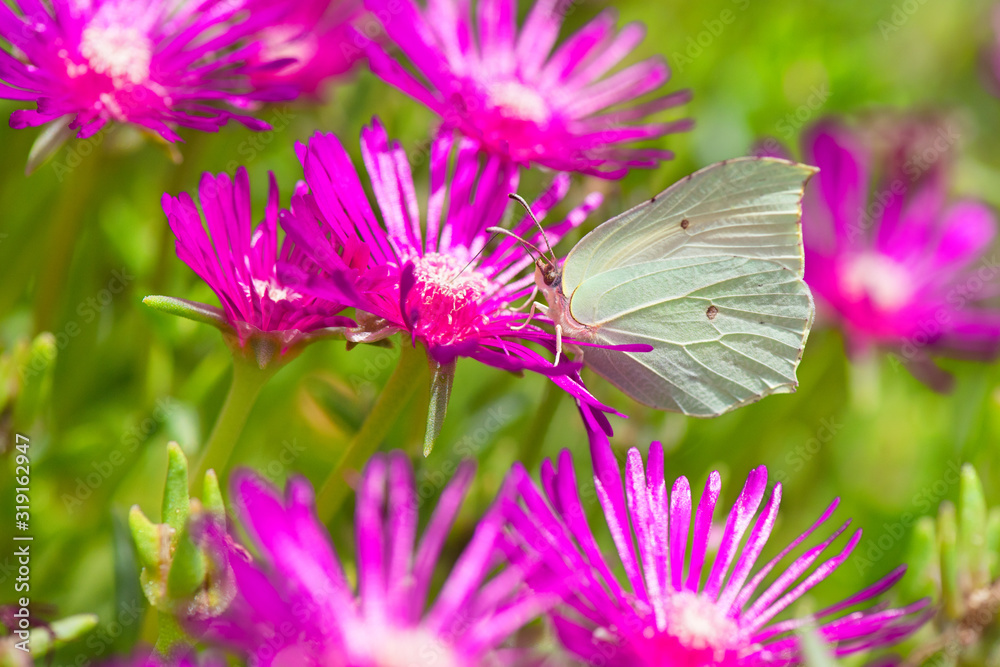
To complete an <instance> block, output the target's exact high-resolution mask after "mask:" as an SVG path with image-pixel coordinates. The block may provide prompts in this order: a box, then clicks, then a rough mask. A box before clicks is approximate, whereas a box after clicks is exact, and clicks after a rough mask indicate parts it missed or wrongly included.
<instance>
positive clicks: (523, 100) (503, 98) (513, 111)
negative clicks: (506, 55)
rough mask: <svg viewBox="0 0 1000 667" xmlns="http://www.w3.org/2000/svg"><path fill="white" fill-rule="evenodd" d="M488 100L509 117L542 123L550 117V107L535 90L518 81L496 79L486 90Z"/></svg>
mask: <svg viewBox="0 0 1000 667" xmlns="http://www.w3.org/2000/svg"><path fill="white" fill-rule="evenodd" d="M487 94H488V97H489V102H490V104H491V105H493V106H494V107H496V108H498V109H499V110H500V112H501V113H502V114H503V115H504V116H507V117H509V118H516V119H518V120H525V121H531V122H534V123H544V122H546V121H547V120H549V118H551V117H552V109H551V108H550V107H549V103H548V102H546V101H545V98H544V97H542V96H541V94H539V92H538V91H537V90H535V89H534V88H531V87H529V86H526V85H524V84H523V83H521V82H520V81H498V82H497V83H494V84H491V85H490V86H489V90H488V93H487Z"/></svg>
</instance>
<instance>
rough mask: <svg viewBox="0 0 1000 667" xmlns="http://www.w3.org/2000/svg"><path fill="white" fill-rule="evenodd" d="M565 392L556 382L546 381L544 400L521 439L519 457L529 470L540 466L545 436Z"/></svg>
mask: <svg viewBox="0 0 1000 667" xmlns="http://www.w3.org/2000/svg"><path fill="white" fill-rule="evenodd" d="M564 393H565V392H564V391H563V390H562V389H560V388H559V387H558V385H556V383H555V382H546V383H545V390H544V392H543V394H542V402H541V403H540V404H539V405H538V410H537V411H536V412H535V417H534V419H532V420H531V426H529V427H528V432H527V433H526V434H525V435H524V438H523V439H522V440H521V447H520V450H519V452H518V458H519V459H520V461H521V463H522V464H523V465H524V467H525V468H527V469H528V470H534V469H535V468H536V467H537V466H538V460H539V459H540V458H541V454H542V445H543V444H544V442H545V436H546V435H547V434H548V432H549V427H550V426H551V425H552V417H554V416H555V413H556V409H557V408H558V407H559V401H560V399H562V397H563V394H564Z"/></svg>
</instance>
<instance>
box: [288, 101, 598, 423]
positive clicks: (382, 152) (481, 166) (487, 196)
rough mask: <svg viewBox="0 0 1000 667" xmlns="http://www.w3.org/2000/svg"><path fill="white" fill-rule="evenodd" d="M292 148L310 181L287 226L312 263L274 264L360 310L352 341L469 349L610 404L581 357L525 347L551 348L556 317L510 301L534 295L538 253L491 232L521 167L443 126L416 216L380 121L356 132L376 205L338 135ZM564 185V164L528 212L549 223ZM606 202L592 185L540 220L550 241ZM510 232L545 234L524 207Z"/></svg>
mask: <svg viewBox="0 0 1000 667" xmlns="http://www.w3.org/2000/svg"><path fill="white" fill-rule="evenodd" d="M298 151H299V158H300V160H301V161H302V165H303V169H304V171H305V184H306V185H307V186H308V188H302V187H300V188H299V190H298V191H297V192H296V193H295V195H294V196H293V198H292V203H291V206H290V208H289V210H288V211H285V212H284V213H283V214H282V221H281V224H282V227H283V228H284V229H285V231H286V232H287V234H288V238H289V239H292V240H293V241H294V242H295V244H296V247H299V248H302V249H303V252H305V253H306V254H307V255H308V257H309V259H310V260H311V262H312V263H313V264H314V265H315V266H316V267H318V269H319V270H318V271H303V270H302V268H301V267H300V266H294V265H281V266H279V277H280V278H281V279H282V280H284V281H285V282H286V283H287V284H290V285H294V286H295V289H296V290H299V291H301V292H303V293H308V294H311V295H313V296H315V297H316V298H320V299H325V300H327V301H331V302H341V303H346V304H348V305H350V306H353V307H354V308H356V310H357V311H358V313H359V315H358V324H359V329H360V330H359V332H358V333H356V334H355V335H356V336H357V338H358V340H374V339H378V338H382V337H385V336H388V335H392V334H394V333H398V332H402V333H403V334H404V335H405V336H406V337H407V338H409V339H410V340H412V341H413V343H416V342H418V341H419V342H420V343H422V344H423V345H424V346H425V347H426V349H427V351H428V354H429V355H430V357H431V359H432V360H434V361H436V362H437V363H440V364H449V363H451V362H453V361H454V360H455V359H456V358H457V357H459V356H464V357H469V358H472V359H476V360H477V361H480V362H482V363H485V364H487V365H490V366H494V367H497V368H501V369H504V370H510V371H521V370H531V371H534V372H538V373H542V374H544V375H547V376H549V377H551V378H552V380H553V381H554V382H556V383H557V384H558V385H559V386H560V387H562V388H563V389H565V390H566V391H567V392H569V393H570V394H571V395H573V396H574V397H576V398H577V399H579V400H581V401H583V402H584V403H586V404H589V405H591V406H593V407H596V408H601V409H604V406H602V405H601V404H600V403H599V402H597V400H596V399H594V398H593V397H592V396H591V395H590V394H589V392H587V390H586V389H585V388H584V387H583V384H582V382H581V381H580V379H579V369H580V364H578V363H573V362H570V361H569V360H568V359H566V358H565V357H563V360H562V361H561V363H560V364H559V365H554V364H553V362H552V361H550V360H549V359H548V358H547V357H546V356H544V355H543V354H541V353H540V352H539V351H538V350H536V349H533V348H532V347H530V346H529V344H536V345H537V346H540V347H541V348H543V349H547V350H549V351H551V352H555V348H556V341H555V336H554V334H553V333H552V332H551V330H550V328H543V327H541V326H539V324H540V323H546V322H547V323H549V324H551V322H548V321H547V320H546V318H544V317H536V318H534V319H533V320H532V321H530V322H529V321H528V316H527V314H526V313H524V312H521V311H520V310H517V307H518V306H519V305H522V304H523V303H524V302H525V300H527V299H529V298H531V297H532V293H533V287H534V278H533V268H534V261H533V259H532V255H531V254H529V251H527V250H525V248H524V247H523V246H522V245H521V244H519V243H518V242H517V241H516V240H514V239H513V238H509V237H506V236H497V235H496V234H495V233H491V232H489V231H487V230H488V229H489V228H490V227H493V226H498V225H501V224H502V223H503V222H504V214H505V211H507V210H508V208H509V207H512V206H513V205H512V204H511V202H510V201H509V199H508V195H509V194H510V193H513V192H516V191H517V186H518V176H519V172H518V169H517V167H516V166H515V165H513V164H511V163H510V162H509V161H505V160H503V159H501V158H499V157H497V156H492V155H486V156H484V155H483V154H482V153H481V152H480V151H479V150H478V149H477V147H476V145H475V144H474V143H473V142H471V141H469V140H467V139H464V138H459V139H456V138H455V135H454V133H453V132H451V131H447V130H442V131H441V132H439V133H438V134H437V136H436V137H435V138H434V141H433V143H432V144H431V146H430V191H429V193H428V197H427V204H426V207H425V210H424V212H423V213H422V212H421V207H420V204H419V202H418V198H417V194H416V188H415V185H414V180H413V175H412V172H411V170H410V164H409V160H408V158H407V155H406V152H405V151H404V149H403V148H402V146H400V145H399V144H398V143H396V142H390V141H389V139H388V137H387V135H386V132H385V130H384V129H383V128H382V126H381V125H380V124H379V123H378V121H377V120H376V121H375V122H374V123H373V124H372V126H370V127H368V128H366V129H364V130H363V132H362V137H361V152H362V155H363V158H364V163H365V167H366V169H367V175H368V178H369V180H370V183H371V188H372V191H373V192H374V196H375V201H376V203H377V205H378V213H377V214H376V212H375V211H373V210H372V207H371V205H370V203H369V200H368V197H367V196H366V194H365V189H364V186H363V183H362V181H361V179H360V177H359V176H358V172H357V170H356V169H355V167H354V165H353V164H352V163H351V160H350V158H349V156H348V154H347V151H346V150H345V149H344V147H343V145H342V144H341V143H340V141H339V140H338V139H337V138H336V137H334V136H333V135H329V134H328V135H324V134H317V135H315V136H313V137H312V139H310V141H309V142H308V143H307V144H306V145H300V146H299V147H298ZM569 186H570V179H569V177H568V176H567V175H565V174H560V175H557V176H556V177H555V178H554V179H553V180H552V182H551V184H550V185H549V186H548V187H547V188H546V189H545V191H544V192H543V193H542V194H541V195H540V196H539V197H538V198H537V199H536V200H535V201H534V203H533V204H532V205H531V208H532V210H533V212H534V214H535V216H536V217H537V218H538V219H539V220H544V219H545V218H546V217H547V215H548V214H549V212H550V211H551V209H552V208H553V207H554V206H556V205H557V204H558V203H559V202H560V201H561V200H562V199H563V198H564V197H565V195H566V194H567V192H568V190H569ZM600 201H601V197H600V195H598V194H592V195H589V196H588V197H586V198H585V199H584V200H583V202H582V203H581V204H580V205H579V206H577V207H576V208H574V209H573V210H571V211H570V212H569V213H568V214H567V215H566V217H565V218H564V219H562V220H560V221H559V222H557V223H555V224H550V225H548V226H547V227H546V228H545V230H544V237H545V239H547V242H548V243H549V244H552V245H554V244H556V243H557V242H558V241H559V240H560V239H561V238H562V237H563V236H564V235H565V234H566V233H568V232H569V231H571V230H572V229H574V228H575V227H577V226H578V225H580V224H581V223H582V222H583V221H584V219H585V218H586V217H587V215H588V213H589V212H590V211H592V210H593V209H594V208H595V207H596V206H597V205H598V204H599V203H600ZM512 231H513V233H514V234H516V235H518V236H520V237H521V238H524V239H526V240H528V241H529V242H532V243H535V244H536V245H544V244H545V243H546V240H544V239H543V236H542V232H541V231H540V230H538V228H537V227H536V225H535V223H534V221H533V220H532V219H531V218H530V217H529V216H527V215H525V216H523V217H522V218H520V220H519V221H518V222H516V223H515V224H514V225H513V226H512ZM358 267H363V268H361V269H359V268H358Z"/></svg>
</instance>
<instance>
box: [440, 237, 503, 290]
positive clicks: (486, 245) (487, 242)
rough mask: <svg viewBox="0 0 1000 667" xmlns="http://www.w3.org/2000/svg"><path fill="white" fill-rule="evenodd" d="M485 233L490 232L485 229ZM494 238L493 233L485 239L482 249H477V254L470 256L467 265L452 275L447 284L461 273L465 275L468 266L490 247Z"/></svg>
mask: <svg viewBox="0 0 1000 667" xmlns="http://www.w3.org/2000/svg"><path fill="white" fill-rule="evenodd" d="M486 231H491V230H489V229H487V230H486ZM496 237H497V234H496V232H494V233H493V236H491V237H489V238H488V239H486V243H484V244H483V247H482V248H480V249H479V252H477V253H476V254H475V255H473V256H472V259H470V260H469V263H468V264H466V265H465V266H463V267H462V270H461V271H459V272H458V273H456V274H455V275H453V276H452V277H451V280H449V281H448V282H449V283H450V282H453V281H454V280H455V279H456V278H458V277H459V276H460V275H462V274H463V273H465V270H466V269H467V268H469V267H470V266H472V263H473V262H475V261H476V260H477V259H479V256H480V255H482V254H483V253H484V252H486V249H487V248H488V247H490V244H491V243H493V239H495V238H496Z"/></svg>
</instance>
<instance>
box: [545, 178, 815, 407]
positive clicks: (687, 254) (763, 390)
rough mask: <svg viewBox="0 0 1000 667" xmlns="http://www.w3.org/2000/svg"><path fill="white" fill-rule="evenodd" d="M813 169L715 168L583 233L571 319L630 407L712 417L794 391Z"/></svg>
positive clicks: (807, 302)
mask: <svg viewBox="0 0 1000 667" xmlns="http://www.w3.org/2000/svg"><path fill="white" fill-rule="evenodd" d="M813 172H814V170H813V169H812V168H810V167H806V166H803V165H796V164H793V163H790V162H785V161H783V160H772V159H747V160H734V161H731V162H727V163H725V164H719V165H715V166H713V167H709V168H708V169H705V170H703V171H701V172H698V173H697V174H694V175H693V176H691V177H689V178H688V179H685V180H684V181H681V182H680V183H678V184H677V185H675V186H673V187H671V188H670V189H668V190H667V191H666V192H664V193H663V194H662V195H661V196H659V197H657V198H656V199H654V200H653V201H651V202H649V203H647V204H645V205H643V206H641V207H639V208H636V209H633V210H632V211H629V212H628V213H625V214H623V215H621V216H619V217H617V218H614V219H612V220H610V221H608V222H607V223H605V224H603V225H601V226H600V227H598V228H597V229H596V230H594V231H593V232H591V233H590V234H588V235H587V236H586V237H585V238H584V239H583V240H582V241H581V242H580V243H579V244H578V245H577V246H576V247H575V248H574V249H573V251H572V252H571V253H570V255H569V257H568V258H567V260H566V263H565V266H564V268H563V290H564V293H565V294H567V295H569V297H570V313H571V315H572V316H573V318H574V319H575V320H576V321H577V322H579V323H582V324H585V325H586V326H588V327H589V328H590V329H591V334H592V337H593V341H594V342H598V343H601V344H605V345H625V344H636V343H644V344H648V345H651V346H652V347H653V350H652V351H651V352H622V351H618V350H603V349H599V348H588V349H587V350H586V353H585V355H584V362H585V363H586V365H587V366H588V367H590V368H592V369H593V370H594V371H596V372H597V373H598V374H600V375H602V376H603V377H605V378H607V379H608V380H609V381H611V382H612V383H614V384H615V385H617V386H618V387H619V388H620V389H622V390H623V391H624V392H625V393H627V394H629V395H630V396H632V397H633V398H635V399H636V400H638V401H640V402H642V403H645V404H647V405H651V406H653V407H656V408H660V409H666V410H674V411H678V412H683V413H685V414H690V415H696V416H704V417H708V416H714V415H718V414H722V413H723V412H726V411H728V410H731V409H733V408H735V407H739V406H741V405H744V404H746V403H749V402H752V401H754V400H757V399H759V398H760V397H762V396H766V395H768V394H771V393H779V392H787V391H792V390H793V389H794V387H795V385H796V379H795V371H796V368H797V366H798V363H799V359H800V358H801V354H802V348H803V346H804V344H805V339H806V337H807V335H808V332H809V327H810V326H811V324H812V317H813V312H814V307H813V303H812V297H811V296H810V293H809V289H808V287H806V284H805V282H804V281H803V280H802V235H801V227H800V224H799V220H800V216H801V209H800V205H801V199H802V191H803V188H804V186H805V182H806V180H807V179H808V177H809V176H810V175H811V174H812V173H813Z"/></svg>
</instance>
